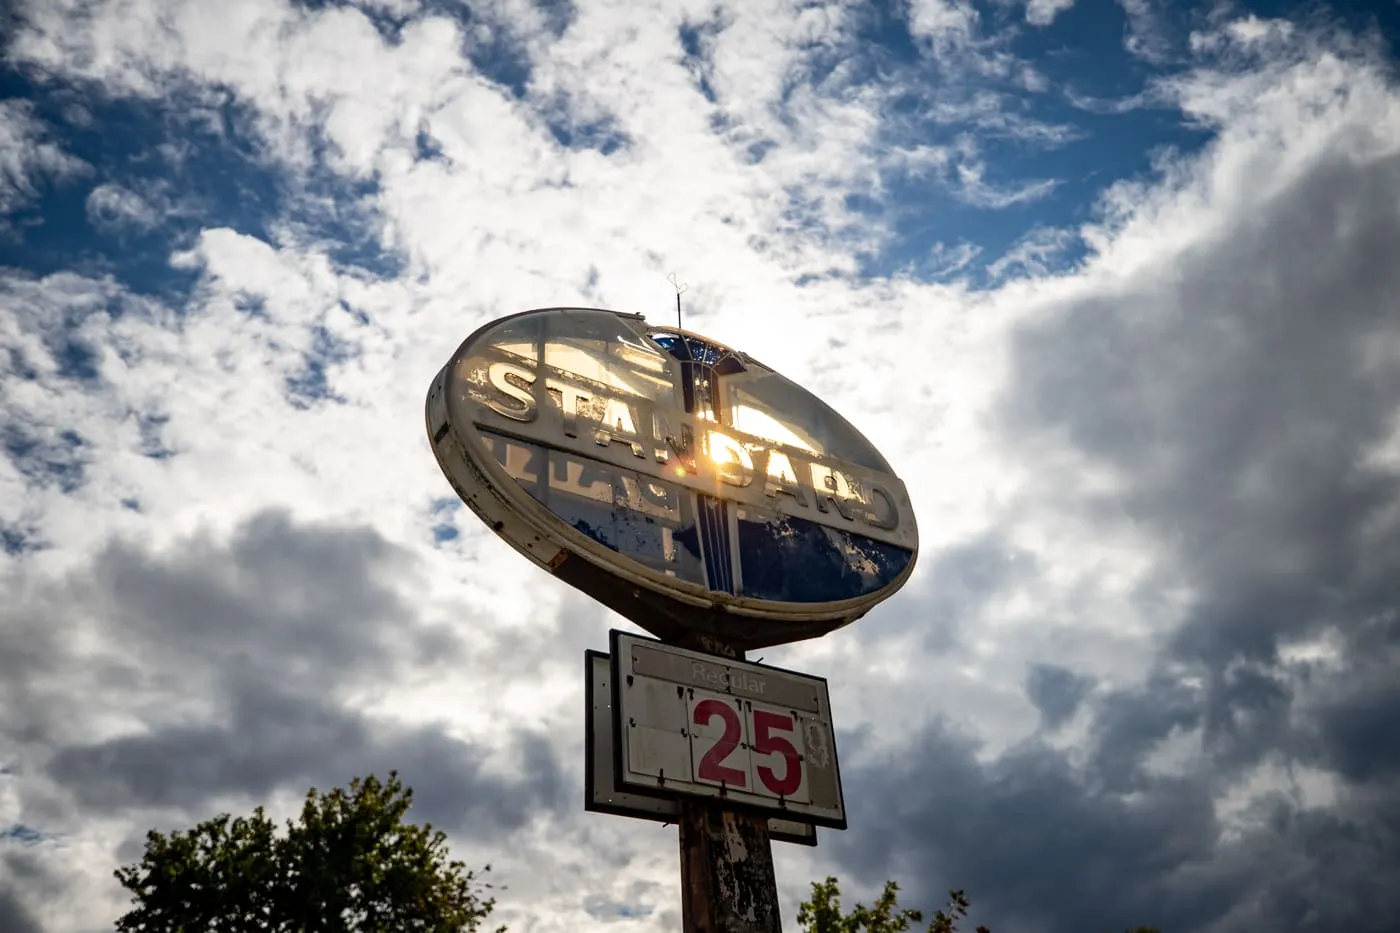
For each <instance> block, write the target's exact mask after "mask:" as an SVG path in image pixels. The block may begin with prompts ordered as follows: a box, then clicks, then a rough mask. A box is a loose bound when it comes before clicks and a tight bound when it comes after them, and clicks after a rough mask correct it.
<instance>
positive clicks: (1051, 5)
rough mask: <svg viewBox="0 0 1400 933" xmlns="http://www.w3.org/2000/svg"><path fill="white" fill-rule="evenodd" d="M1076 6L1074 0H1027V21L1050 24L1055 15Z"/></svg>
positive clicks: (1039, 24)
mask: <svg viewBox="0 0 1400 933" xmlns="http://www.w3.org/2000/svg"><path fill="white" fill-rule="evenodd" d="M1072 6H1074V0H1026V22H1028V23H1030V24H1031V25H1032V26H1049V25H1050V24H1051V23H1053V22H1054V21H1055V17H1056V16H1059V15H1060V14H1061V13H1063V12H1065V11H1066V10H1068V9H1069V8H1070V7H1072Z"/></svg>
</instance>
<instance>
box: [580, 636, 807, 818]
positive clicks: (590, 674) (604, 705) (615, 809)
mask: <svg viewBox="0 0 1400 933" xmlns="http://www.w3.org/2000/svg"><path fill="white" fill-rule="evenodd" d="M584 654H585V656H584V666H585V668H586V671H587V676H586V679H585V680H584V684H585V689H584V694H585V696H584V719H585V727H586V732H585V735H586V737H587V738H586V742H585V745H586V746H587V747H586V750H585V755H586V765H585V772H584V800H583V807H584V809H585V810H589V811H593V812H597V813H612V814H615V815H619V816H632V817H637V818H639V819H644V820H653V821H655V822H660V823H676V822H678V821H679V820H680V812H681V807H680V799H679V796H673V797H657V796H654V795H651V794H635V793H629V792H628V791H623V790H617V789H616V777H615V769H614V767H613V765H614V761H615V754H616V753H615V750H614V748H613V735H614V732H613V711H612V658H611V657H609V656H608V655H606V654H604V653H603V652H601V651H588V652H585V653H584ZM768 835H769V836H770V837H771V838H773V839H776V840H778V841H780V842H793V843H797V844H798V845H807V846H814V845H816V844H817V828H816V827H815V826H813V825H811V824H809V823H800V822H797V821H795V820H789V819H784V818H782V817H779V816H775V817H769V819H768Z"/></svg>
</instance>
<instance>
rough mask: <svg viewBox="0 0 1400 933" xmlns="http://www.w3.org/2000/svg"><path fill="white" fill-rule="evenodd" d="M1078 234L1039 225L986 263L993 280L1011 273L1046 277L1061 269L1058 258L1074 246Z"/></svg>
mask: <svg viewBox="0 0 1400 933" xmlns="http://www.w3.org/2000/svg"><path fill="white" fill-rule="evenodd" d="M1078 238H1079V237H1078V234H1076V233H1075V232H1074V231H1073V230H1063V229H1056V228H1049V227H1036V228H1034V229H1032V230H1030V231H1029V232H1027V233H1026V234H1025V236H1023V237H1021V238H1020V239H1019V240H1017V241H1016V243H1015V244H1013V245H1012V247H1011V248H1010V249H1009V250H1007V251H1006V252H1005V253H1004V254H1002V255H1001V256H1000V257H998V258H997V259H996V260H995V261H994V262H992V263H989V264H988V266H987V274H988V275H990V276H991V277H992V278H994V279H1000V278H1004V277H1006V276H1007V275H1009V274H1012V273H1020V274H1021V275H1026V276H1031V277H1035V278H1043V277H1045V276H1048V275H1051V274H1053V273H1055V272H1058V271H1059V269H1058V268H1057V264H1056V263H1055V260H1056V259H1058V258H1059V257H1060V256H1061V255H1062V254H1063V253H1064V252H1065V250H1067V249H1069V248H1070V247H1071V246H1073V245H1074V243H1075V241H1076V240H1078Z"/></svg>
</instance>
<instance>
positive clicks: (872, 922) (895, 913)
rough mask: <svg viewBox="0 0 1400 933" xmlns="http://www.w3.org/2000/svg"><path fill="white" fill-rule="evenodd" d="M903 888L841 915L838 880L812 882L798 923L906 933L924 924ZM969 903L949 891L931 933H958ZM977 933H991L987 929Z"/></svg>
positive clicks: (1153, 931)
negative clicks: (902, 895) (903, 903)
mask: <svg viewBox="0 0 1400 933" xmlns="http://www.w3.org/2000/svg"><path fill="white" fill-rule="evenodd" d="M898 895H899V885H897V884H895V883H894V882H893V881H886V882H885V890H884V891H883V892H882V893H881V894H880V898H879V900H877V901H876V902H875V906H874V907H866V906H864V905H862V904H856V906H855V909H854V910H852V911H851V912H850V913H849V914H843V913H841V889H840V886H839V885H838V884H837V882H836V879H835V878H830V877H829V878H827V879H826V880H825V881H813V882H812V899H811V900H810V901H803V902H802V905H801V906H800V907H799V908H798V910H797V923H798V926H800V927H801V928H802V931H803V933H903V931H905V930H908V929H909V925H910V924H911V923H923V921H924V915H923V912H922V911H918V910H911V909H909V908H902V907H900V906H899V903H898ZM967 908H968V900H967V895H965V894H964V893H963V892H962V891H956V890H954V891H949V892H948V903H947V904H945V905H944V907H943V909H942V910H937V911H934V914H933V919H932V920H930V921H929V925H928V928H927V933H957V930H958V923H959V921H962V920H964V919H966V918H967ZM977 933H991V931H990V930H988V929H987V928H986V927H984V926H979V927H978V928H977ZM1124 933H1158V930H1157V928H1156V927H1133V928H1132V929H1131V930H1125V931H1124Z"/></svg>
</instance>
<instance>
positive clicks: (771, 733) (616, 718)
mask: <svg viewBox="0 0 1400 933" xmlns="http://www.w3.org/2000/svg"><path fill="white" fill-rule="evenodd" d="M611 638H612V667H613V671H612V675H613V685H612V689H613V726H614V755H615V768H616V774H615V782H616V783H615V787H616V789H617V790H618V791H621V792H628V793H632V794H643V795H651V796H659V797H681V796H689V797H709V798H716V799H723V800H724V801H725V802H726V803H728V804H732V805H737V806H744V807H746V808H750V809H755V810H761V811H764V812H766V813H769V814H780V815H782V816H783V817H784V818H786V819H789V820H795V821H798V822H802V823H810V824H812V825H819V826H830V827H834V828H836V829H845V828H846V809H845V802H844V800H843V798H842V794H841V775H840V770H839V768H838V765H837V759H836V737H835V733H834V731H833V729H832V725H831V703H830V694H829V691H828V689H827V685H826V681H825V680H824V679H823V678H820V677H812V676H809V675H806V674H799V673H796V672H794V671H787V670H782V669H780V668H776V667H770V666H767V665H763V664H753V663H750V662H744V661H732V660H729V659H727V658H721V657H717V656H714V655H708V654H703V653H701V652H698V651H688V650H686V649H683V648H676V647H673V646H671V645H666V644H663V643H661V642H659V641H654V640H652V639H649V638H640V637H638V636H635V635H629V634H627V633H624V632H618V631H614V632H612V634H611Z"/></svg>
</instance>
